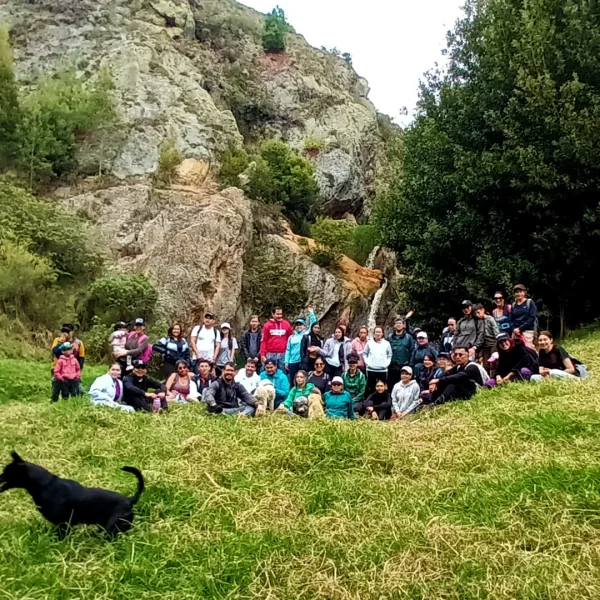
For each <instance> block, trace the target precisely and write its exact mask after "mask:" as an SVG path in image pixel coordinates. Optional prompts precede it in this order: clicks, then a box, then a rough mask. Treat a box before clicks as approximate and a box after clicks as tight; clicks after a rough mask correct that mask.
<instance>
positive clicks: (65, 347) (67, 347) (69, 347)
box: [60, 342, 73, 351]
mask: <svg viewBox="0 0 600 600" xmlns="http://www.w3.org/2000/svg"><path fill="white" fill-rule="evenodd" d="M60 349H61V350H63V351H64V350H73V344H71V342H65V343H64V344H62V345H61V347H60Z"/></svg>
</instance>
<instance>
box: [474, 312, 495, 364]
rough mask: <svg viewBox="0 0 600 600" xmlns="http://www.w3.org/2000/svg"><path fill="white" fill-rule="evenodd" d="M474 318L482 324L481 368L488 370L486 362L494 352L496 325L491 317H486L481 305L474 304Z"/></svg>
mask: <svg viewBox="0 0 600 600" xmlns="http://www.w3.org/2000/svg"><path fill="white" fill-rule="evenodd" d="M473 310H474V311H475V316H476V317H477V318H478V319H479V320H480V321H482V323H483V342H482V344H481V348H480V357H481V361H482V363H483V367H484V368H485V369H488V368H489V367H488V361H489V360H490V358H491V357H492V354H493V353H494V352H496V336H497V335H498V334H499V333H500V332H499V330H498V323H496V319H494V317H492V316H491V315H488V314H487V312H486V310H485V308H484V306H483V304H476V305H475V306H474V307H473Z"/></svg>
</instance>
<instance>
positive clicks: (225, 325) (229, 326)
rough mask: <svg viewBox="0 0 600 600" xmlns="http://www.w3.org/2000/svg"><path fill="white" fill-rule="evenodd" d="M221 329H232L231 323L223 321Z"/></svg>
mask: <svg viewBox="0 0 600 600" xmlns="http://www.w3.org/2000/svg"><path fill="white" fill-rule="evenodd" d="M221 329H231V325H230V324H229V323H221Z"/></svg>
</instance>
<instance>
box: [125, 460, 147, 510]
mask: <svg viewBox="0 0 600 600" xmlns="http://www.w3.org/2000/svg"><path fill="white" fill-rule="evenodd" d="M122 470H123V471H126V472H127V473H131V474H132V475H135V476H136V477H137V480H138V489H137V492H136V493H135V495H134V496H133V497H132V498H131V502H132V503H133V504H135V503H136V502H137V501H138V500H139V499H140V496H141V495H142V494H143V492H144V488H145V487H146V486H145V485H144V476H143V475H142V473H141V471H139V470H138V469H136V468H135V467H123V469H122Z"/></svg>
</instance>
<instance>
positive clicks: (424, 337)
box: [417, 331, 427, 339]
mask: <svg viewBox="0 0 600 600" xmlns="http://www.w3.org/2000/svg"><path fill="white" fill-rule="evenodd" d="M417 337H418V338H421V339H427V334H426V333H425V332H424V331H419V333H417Z"/></svg>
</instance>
